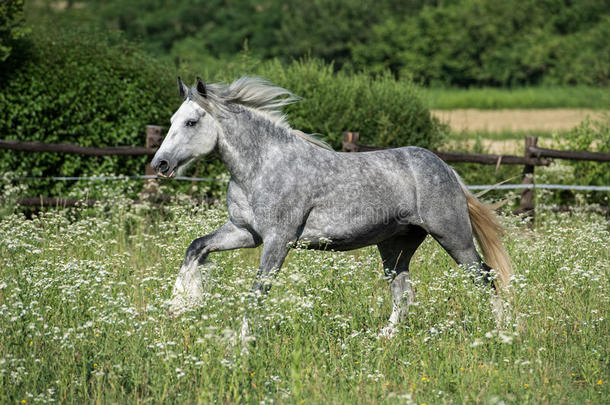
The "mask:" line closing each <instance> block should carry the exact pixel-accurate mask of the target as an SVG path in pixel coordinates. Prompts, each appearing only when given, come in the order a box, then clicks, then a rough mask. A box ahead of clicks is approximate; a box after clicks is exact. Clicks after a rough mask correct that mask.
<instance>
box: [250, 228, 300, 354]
mask: <svg viewBox="0 0 610 405" xmlns="http://www.w3.org/2000/svg"><path fill="white" fill-rule="evenodd" d="M288 242H289V240H288V238H283V237H279V236H277V235H274V236H272V237H268V238H265V240H264V246H263V253H262V255H261V261H260V267H259V269H258V274H257V275H256V282H255V283H254V285H253V286H252V293H253V294H254V297H255V298H258V297H261V296H264V295H266V294H267V293H268V292H269V290H270V289H271V282H272V279H273V276H275V275H276V274H277V272H278V271H279V270H280V268H281V267H282V264H283V263H284V259H286V255H287V254H288V250H289V248H288ZM240 337H241V340H242V343H246V342H247V341H248V340H250V339H251V334H250V321H249V319H248V316H247V315H246V316H244V319H243V322H242V325H241V334H240Z"/></svg>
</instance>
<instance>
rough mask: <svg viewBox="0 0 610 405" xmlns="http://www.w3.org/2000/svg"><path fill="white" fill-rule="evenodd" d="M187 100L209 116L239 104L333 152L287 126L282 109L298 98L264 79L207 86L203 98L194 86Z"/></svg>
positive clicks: (246, 78) (247, 79)
mask: <svg viewBox="0 0 610 405" xmlns="http://www.w3.org/2000/svg"><path fill="white" fill-rule="evenodd" d="M188 98H190V99H191V100H193V101H195V102H196V103H197V104H199V105H200V106H201V107H202V108H203V109H205V110H207V111H210V112H212V113H214V112H220V111H222V110H223V109H224V108H225V106H226V105H228V104H239V105H241V106H244V107H246V108H248V109H250V110H251V111H253V112H255V113H257V114H259V115H262V116H263V117H265V118H267V119H268V120H269V121H271V122H273V123H274V124H275V125H277V126H280V127H282V128H285V129H286V130H288V131H290V132H291V133H292V134H293V135H295V136H298V137H299V138H302V139H304V140H306V141H307V142H310V143H313V144H314V145H317V146H319V147H322V148H325V149H329V150H333V149H332V148H331V147H330V146H329V145H328V144H327V143H326V142H324V141H321V140H320V139H318V138H316V136H315V135H310V134H305V133H304V132H302V131H299V130H296V129H293V128H292V127H291V126H290V123H289V122H288V120H287V119H286V114H284V112H283V111H282V108H283V107H284V106H287V105H289V104H292V103H296V102H298V101H300V100H301V98H300V97H299V96H296V95H294V94H292V93H291V92H290V91H288V90H286V89H284V88H282V87H279V86H275V85H274V84H273V83H271V82H269V81H268V80H265V79H263V78H260V77H248V76H242V77H240V78H239V79H237V80H235V81H234V82H233V83H231V84H224V83H212V84H207V85H206V97H202V96H201V95H199V93H198V92H197V90H196V88H195V87H193V88H191V89H189V92H188Z"/></svg>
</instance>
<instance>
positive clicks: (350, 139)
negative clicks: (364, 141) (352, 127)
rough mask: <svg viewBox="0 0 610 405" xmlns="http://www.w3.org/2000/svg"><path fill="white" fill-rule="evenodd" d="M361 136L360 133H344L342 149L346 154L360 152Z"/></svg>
mask: <svg viewBox="0 0 610 405" xmlns="http://www.w3.org/2000/svg"><path fill="white" fill-rule="evenodd" d="M359 139H360V134H359V133H358V132H344V133H343V144H342V149H343V151H344V152H358V140H359Z"/></svg>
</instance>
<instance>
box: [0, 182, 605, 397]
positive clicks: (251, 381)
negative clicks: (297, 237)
mask: <svg viewBox="0 0 610 405" xmlns="http://www.w3.org/2000/svg"><path fill="white" fill-rule="evenodd" d="M108 195H109V196H111V195H112V193H111V192H109V193H108ZM226 217H227V213H226V210H225V209H224V207H223V206H222V205H219V206H197V205H194V204H192V203H191V202H189V201H187V200H186V199H182V200H181V199H179V198H178V199H176V201H174V202H173V203H171V204H168V205H166V206H164V207H162V208H159V207H153V206H149V205H146V204H143V205H133V203H132V202H130V201H127V200H124V199H122V198H121V197H120V194H116V195H115V197H114V198H113V199H112V200H111V201H109V202H107V203H104V204H99V205H97V206H95V207H93V208H74V209H53V210H50V211H47V212H39V213H37V214H31V218H29V219H26V217H25V216H24V215H23V214H21V213H13V214H9V213H6V212H5V215H4V216H3V217H2V219H1V220H0V257H1V258H2V263H1V265H0V269H1V272H2V277H1V278H0V333H1V335H2V339H1V340H0V398H2V402H3V403H23V404H26V403H49V402H60V403H79V404H80V403H151V402H152V403H159V402H161V403H273V402H276V403H371V402H374V403H375V402H382V403H400V404H423V403H426V404H433V403H434V404H436V403H490V404H501V403H505V404H509V403H514V404H521V403H548V404H563V403H598V404H601V403H607V402H608V399H609V398H610V382H609V378H610V373H609V371H610V370H609V363H608V358H609V355H610V347H609V345H608V336H609V335H610V327H609V324H608V317H609V316H610V314H609V312H610V290H609V288H608V287H609V285H610V283H609V281H610V280H609V279H610V248H609V246H608V240H610V232H609V229H608V222H607V219H605V218H604V217H602V216H596V215H594V214H587V213H581V212H576V213H573V214H552V213H548V212H544V211H540V212H539V214H538V218H537V222H536V226H535V229H534V230H533V231H530V230H527V227H525V226H524V224H523V223H522V222H521V221H520V219H519V218H517V217H514V216H506V217H503V218H502V220H503V222H504V223H505V225H506V226H507V228H508V231H507V235H506V245H507V248H508V251H509V253H510V255H511V257H512V258H513V260H514V265H515V268H516V276H515V278H514V280H513V290H514V296H513V299H512V304H511V306H510V307H509V308H507V314H508V316H509V320H508V321H506V322H505V323H504V324H503V325H501V326H497V324H496V322H495V321H494V318H493V317H492V314H491V311H490V307H489V305H488V301H489V295H490V292H489V291H488V290H486V289H482V288H480V287H476V286H475V285H474V284H473V283H472V282H471V280H470V279H469V278H468V275H467V274H466V272H465V271H464V270H463V269H460V268H457V267H456V266H455V264H454V263H453V262H452V260H451V259H450V258H449V257H448V255H447V254H446V253H445V252H444V251H442V249H441V248H440V247H439V246H438V245H437V243H436V242H434V241H433V240H431V239H430V238H429V239H428V240H427V241H426V242H424V244H423V245H422V247H421V248H420V250H419V251H418V252H417V253H416V255H415V257H414V260H413V264H412V277H413V279H414V282H415V290H416V297H417V305H414V306H412V307H411V310H410V314H409V319H408V320H407V321H406V322H405V323H404V325H403V326H402V327H401V328H400V330H399V333H398V335H397V336H395V337H394V338H393V339H387V338H383V337H380V332H381V329H382V328H383V326H385V323H386V321H387V319H388V317H389V314H390V311H391V300H390V294H389V287H388V284H387V281H386V280H384V278H383V272H382V269H381V262H380V259H379V258H378V254H377V252H376V249H375V248H373V247H371V248H366V249H362V250H358V251H354V252H347V253H335V252H312V251H305V250H295V251H292V252H291V253H290V255H289V257H288V260H287V262H286V264H285V266H284V268H283V271H282V272H281V273H280V274H279V275H278V277H277V280H276V283H275V285H274V288H273V289H272V290H271V293H270V295H269V296H268V297H267V298H266V299H264V305H259V306H250V307H249V308H248V307H247V305H248V303H249V302H251V301H250V297H249V295H248V291H249V290H250V286H251V284H252V282H253V280H254V275H255V272H256V267H257V260H258V257H259V255H260V250H258V249H251V250H239V251H233V252H222V253H216V254H213V255H212V256H211V258H212V261H213V264H212V265H210V266H209V269H208V271H207V273H206V276H205V277H204V284H205V285H204V290H205V299H204V302H202V305H201V307H199V308H197V309H195V310H192V311H190V312H187V313H185V314H183V315H182V316H180V317H178V318H172V317H171V316H170V315H169V314H168V311H167V308H166V306H165V302H166V300H167V299H168V298H169V297H170V293H171V287H172V285H173V281H174V279H175V277H176V273H177V270H178V268H179V266H180V264H181V261H182V258H183V254H184V251H185V249H186V247H187V246H188V245H189V243H190V242H191V240H192V239H194V238H195V237H198V236H201V235H203V234H205V233H208V232H210V231H212V230H214V229H215V228H217V227H218V226H219V225H221V224H222V223H223V222H224V221H225V220H226ZM246 310H247V311H248V312H249V314H250V315H251V316H252V317H253V318H254V319H255V320H256V324H255V326H254V333H255V335H256V341H255V342H254V343H253V344H252V345H251V346H250V347H249V350H248V351H244V350H242V347H241V345H240V344H239V343H236V338H237V334H238V333H239V328H240V322H241V318H242V316H243V315H244V313H245V311H246Z"/></svg>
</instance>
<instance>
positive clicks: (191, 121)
mask: <svg viewBox="0 0 610 405" xmlns="http://www.w3.org/2000/svg"><path fill="white" fill-rule="evenodd" d="M195 124H197V121H195V120H188V121H187V122H186V123H185V125H186V126H187V127H194V126H195Z"/></svg>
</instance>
